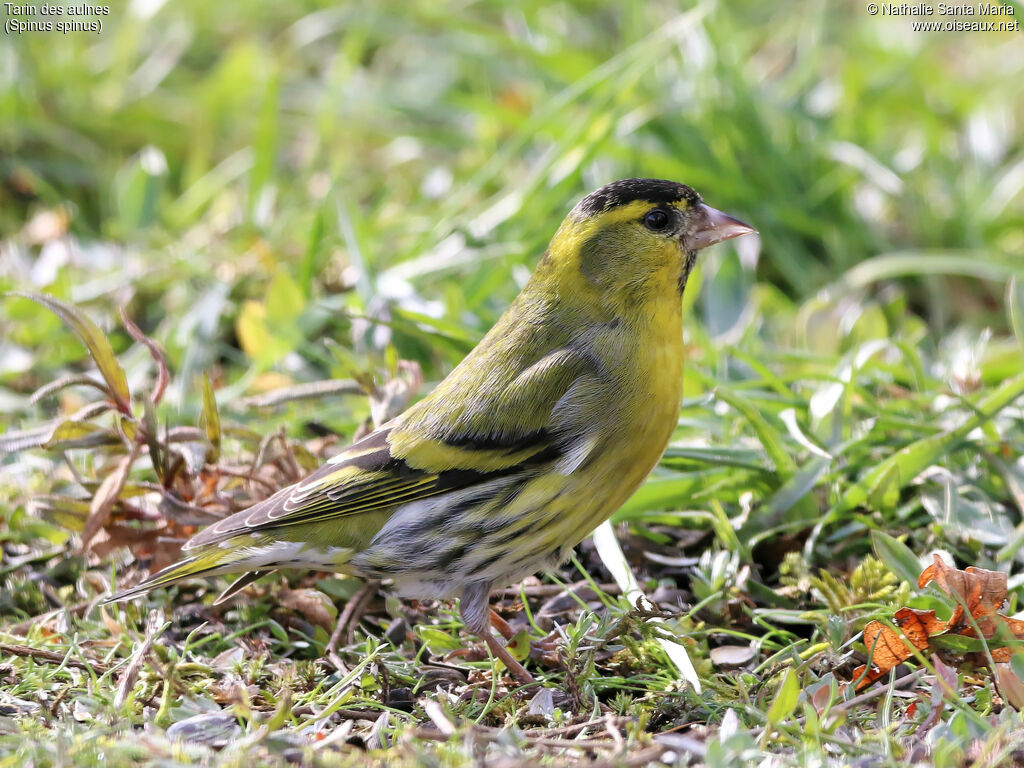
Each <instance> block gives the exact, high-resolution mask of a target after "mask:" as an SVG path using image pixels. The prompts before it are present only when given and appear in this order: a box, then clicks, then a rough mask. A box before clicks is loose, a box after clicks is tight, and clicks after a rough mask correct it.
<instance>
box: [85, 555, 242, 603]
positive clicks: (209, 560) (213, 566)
mask: <svg viewBox="0 0 1024 768" xmlns="http://www.w3.org/2000/svg"><path fill="white" fill-rule="evenodd" d="M240 559H243V558H239V557H238V553H236V552H232V550H231V549H227V548H221V547H211V548H209V549H200V550H199V551H198V552H196V553H195V554H194V555H192V556H191V557H186V558H185V559H184V560H179V561H178V562H176V563H174V564H173V565H169V566H167V567H166V568H164V569H162V570H160V571H157V572H156V573H154V574H153V575H152V576H150V577H149V578H147V579H145V580H143V581H142V582H140V583H138V584H136V585H135V586H134V587H129V588H128V589H122V590H121V591H120V592H115V593H114V594H112V595H109V596H107V597H105V598H103V601H102V602H101V605H107V604H109V603H119V602H121V601H123V600H131V599H132V598H135V597H139V596H141V595H144V594H146V593H147V592H150V591H151V590H154V589H156V588H157V587H166V586H167V585H169V584H174V583H176V582H179V581H182V580H183V579H191V578H194V577H196V576H213V575H214V574H218V573H227V572H229V571H239V570H245V567H244V566H241V567H239V563H238V561H239V560H240Z"/></svg>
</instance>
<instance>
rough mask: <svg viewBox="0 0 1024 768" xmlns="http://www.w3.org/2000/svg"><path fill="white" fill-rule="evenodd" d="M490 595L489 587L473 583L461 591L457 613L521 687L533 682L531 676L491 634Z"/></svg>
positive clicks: (484, 584) (485, 584)
mask: <svg viewBox="0 0 1024 768" xmlns="http://www.w3.org/2000/svg"><path fill="white" fill-rule="evenodd" d="M490 595H491V585H490V584H487V583H483V582H474V583H473V584H470V585H469V586H467V587H466V588H465V589H463V590H462V596H461V597H460V598H459V613H461V614H462V620H463V621H464V622H466V628H467V629H468V630H469V631H470V632H472V633H473V634H475V635H477V636H478V637H480V639H482V640H483V641H484V642H485V643H487V647H488V648H490V649H491V653H493V654H494V656H495V657H496V658H498V659H500V660H501V661H502V663H503V664H504V665H505V668H506V669H508V671H509V672H511V673H512V677H514V678H515V679H516V680H517V681H518V682H519V683H520V684H521V685H527V684H529V683H532V682H534V679H533V675H531V674H530V673H529V672H527V671H526V667H524V666H523V665H522V664H520V663H519V662H518V661H516V658H515V657H514V656H513V655H512V654H511V653H509V651H508V648H506V647H505V646H504V645H502V644H501V642H500V641H499V640H498V638H496V637H495V636H494V635H492V634H491V620H490V606H489V604H488V602H489V600H490Z"/></svg>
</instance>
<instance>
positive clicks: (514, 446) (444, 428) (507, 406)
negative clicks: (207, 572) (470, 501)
mask: <svg viewBox="0 0 1024 768" xmlns="http://www.w3.org/2000/svg"><path fill="white" fill-rule="evenodd" d="M592 367H593V365H592V362H591V361H590V360H589V358H587V357H586V356H585V355H581V354H579V353H575V352H573V351H571V350H556V351H555V352H551V353H549V354H548V355H545V356H544V357H542V358H541V359H540V360H539V361H537V363H535V364H534V365H532V366H528V367H527V368H526V370H524V371H522V372H521V373H519V374H518V375H516V376H515V377H511V378H510V380H509V381H508V382H507V383H506V384H505V385H504V386H492V387H483V388H481V389H480V390H479V394H477V395H476V396H474V394H473V393H472V392H466V391H463V392H461V393H459V394H458V395H455V394H454V393H452V395H451V396H448V394H447V393H446V392H444V391H443V390H442V389H441V388H440V387H439V389H438V390H435V391H434V392H433V393H431V395H430V396H428V397H427V398H426V399H424V400H422V401H420V402H419V403H417V405H416V406H414V407H413V408H412V409H410V411H408V412H407V413H406V414H403V416H401V417H399V418H398V419H396V420H395V421H393V422H391V423H389V424H388V425H384V426H383V427H381V428H379V429H377V430H376V431H374V432H372V433H371V434H369V435H367V436H366V437H364V438H363V439H362V440H359V441H358V442H356V443H354V444H353V445H351V446H349V447H348V448H346V449H344V450H343V451H342V452H341V453H339V454H338V455H336V456H334V457H333V458H332V459H330V460H329V461H328V462H327V463H326V464H324V465H323V466H322V467H320V468H319V469H317V470H315V471H314V472H313V473H312V474H310V475H309V476H308V477H306V478H305V479H304V480H302V481H301V482H299V483H296V484H295V485H293V486H289V487H288V488H284V489H282V490H281V491H278V492H277V493H276V494H274V495H273V496H271V497H270V498H269V499H266V500H264V501H262V502H260V503H258V504H256V505H254V506H253V507H250V508H249V509H247V510H244V511H242V512H239V513H237V514H234V515H231V516H230V517H227V518H225V519H224V520H221V521H219V522H217V523H214V524H213V525H211V526H209V527H208V528H206V529H204V530H203V531H201V532H200V533H198V534H197V535H196V536H194V537H193V538H192V539H191V540H190V541H189V542H188V543H187V544H186V546H185V549H186V550H193V549H196V548H198V547H204V546H208V545H211V544H216V543H218V542H221V541H225V540H227V539H230V538H232V537H234V536H238V535H241V534H245V533H255V532H259V531H263V532H267V531H268V529H279V528H282V527H285V526H293V525H302V524H309V523H322V522H325V521H330V520H339V519H340V518H346V517H351V516H354V515H359V514H362V513H367V512H379V511H381V510H386V509H388V508H391V507H394V506H395V505H397V504H405V503H409V502H413V501H418V500H421V499H426V498H429V497H431V496H436V495H438V494H441V493H446V492H448V491H454V490H458V489H460V488H466V487H469V486H472V485H476V484H478V483H482V482H486V481H487V480H490V479H494V478H497V477H500V476H504V475H508V474H512V473H518V472H523V471H530V470H532V469H535V468H537V467H539V466H541V465H544V464H547V463H548V462H552V461H555V460H557V459H558V458H559V457H560V456H561V455H563V453H564V452H565V451H566V450H569V449H571V447H567V446H566V445H565V444H564V443H565V440H564V439H563V437H564V436H563V435H561V434H560V430H559V429H553V428H552V427H553V426H555V427H557V426H558V422H557V419H553V416H552V414H557V413H558V412H559V411H560V410H561V409H564V407H565V406H566V403H565V400H566V399H567V398H569V399H573V393H574V392H576V391H579V390H580V384H581V382H587V381H591V380H592V378H593V372H592ZM449 401H454V402H456V403H457V406H456V407H455V408H454V409H453V408H452V407H451V405H449ZM446 407H447V409H448V410H447V411H446ZM371 535H372V534H371Z"/></svg>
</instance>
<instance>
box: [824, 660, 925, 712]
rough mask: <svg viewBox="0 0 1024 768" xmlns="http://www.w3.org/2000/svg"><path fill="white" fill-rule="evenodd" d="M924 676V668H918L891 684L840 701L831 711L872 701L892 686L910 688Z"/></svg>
mask: <svg viewBox="0 0 1024 768" xmlns="http://www.w3.org/2000/svg"><path fill="white" fill-rule="evenodd" d="M923 676H924V670H922V669H918V670H916V671H914V672H910V673H908V674H906V675H904V676H903V677H900V678H897V679H896V680H894V681H893V682H892V683H890V684H889V685H883V686H881V687H879V688H875V689H874V690H871V691H868V692H867V693H862V694H860V695H859V696H854V697H853V698H852V699H848V700H846V701H843V702H840V703H839V704H836V705H835V706H834V707H832V710H831V711H832V712H837V711H843V710H846V709H850V708H851V707H856V706H857V705H859V704H863V703H864V702H866V701H871V700H872V699H877V698H878V697H879V696H884V695H885V694H886V693H888V692H889V688H890V687H892V688H908V687H910V685H912V684H913V683H916V682H917V681H918V680H919V678H921V677H923Z"/></svg>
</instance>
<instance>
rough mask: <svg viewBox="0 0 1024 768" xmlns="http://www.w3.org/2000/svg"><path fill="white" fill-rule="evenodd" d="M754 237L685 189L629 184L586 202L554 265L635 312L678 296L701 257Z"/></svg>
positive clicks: (552, 256) (652, 182) (559, 237)
mask: <svg viewBox="0 0 1024 768" xmlns="http://www.w3.org/2000/svg"><path fill="white" fill-rule="evenodd" d="M754 231H755V230H754V229H753V228H752V227H749V226H747V225H746V224H744V223H743V222H741V221H739V220H737V219H734V218H733V217H731V216H728V215H727V214H724V213H722V212H721V211H717V210H715V209H714V208H711V207H710V206H708V205H706V204H705V203H704V202H703V200H701V197H700V195H698V194H697V193H696V192H695V191H694V190H693V189H691V188H690V187H687V186H685V185H683V184H677V183H675V182H671V181H662V180H658V179H629V180H626V181H623V182H615V183H614V184H609V185H608V186H606V187H602V188H601V189H599V190H597V191H596V192H594V193H593V194H591V195H589V196H587V197H586V198H584V199H583V200H582V201H580V203H579V205H577V206H576V207H575V208H574V209H573V210H572V212H571V213H570V214H569V216H568V217H567V218H566V220H565V222H564V223H563V224H562V226H561V228H560V229H559V231H558V233H557V234H556V235H555V237H554V239H553V240H552V242H551V247H550V248H549V251H548V254H547V257H546V260H548V261H550V262H551V263H552V265H553V266H555V268H556V270H557V271H558V272H560V273H561V274H562V275H565V276H567V277H570V276H571V277H575V276H576V275H580V276H582V277H583V278H584V279H585V280H586V282H587V283H589V284H590V285H592V286H593V287H594V288H596V289H597V290H598V291H599V292H600V293H601V294H602V295H603V296H604V297H605V298H606V299H608V300H610V301H612V302H614V303H616V304H618V303H621V302H627V303H629V304H632V305H634V306H635V305H636V304H637V303H642V302H645V301H650V300H651V299H653V298H655V297H670V296H672V295H678V294H679V293H681V292H682V290H683V288H684V287H685V285H686V278H687V276H688V275H689V273H690V270H691V269H692V267H693V263H694V259H695V256H696V253H697V251H699V250H700V249H702V248H706V247H707V246H709V245H713V244H715V243H719V242H722V241H723V240H728V239H730V238H733V237H738V236H739V235H742V234H746V233H748V232H754Z"/></svg>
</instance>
